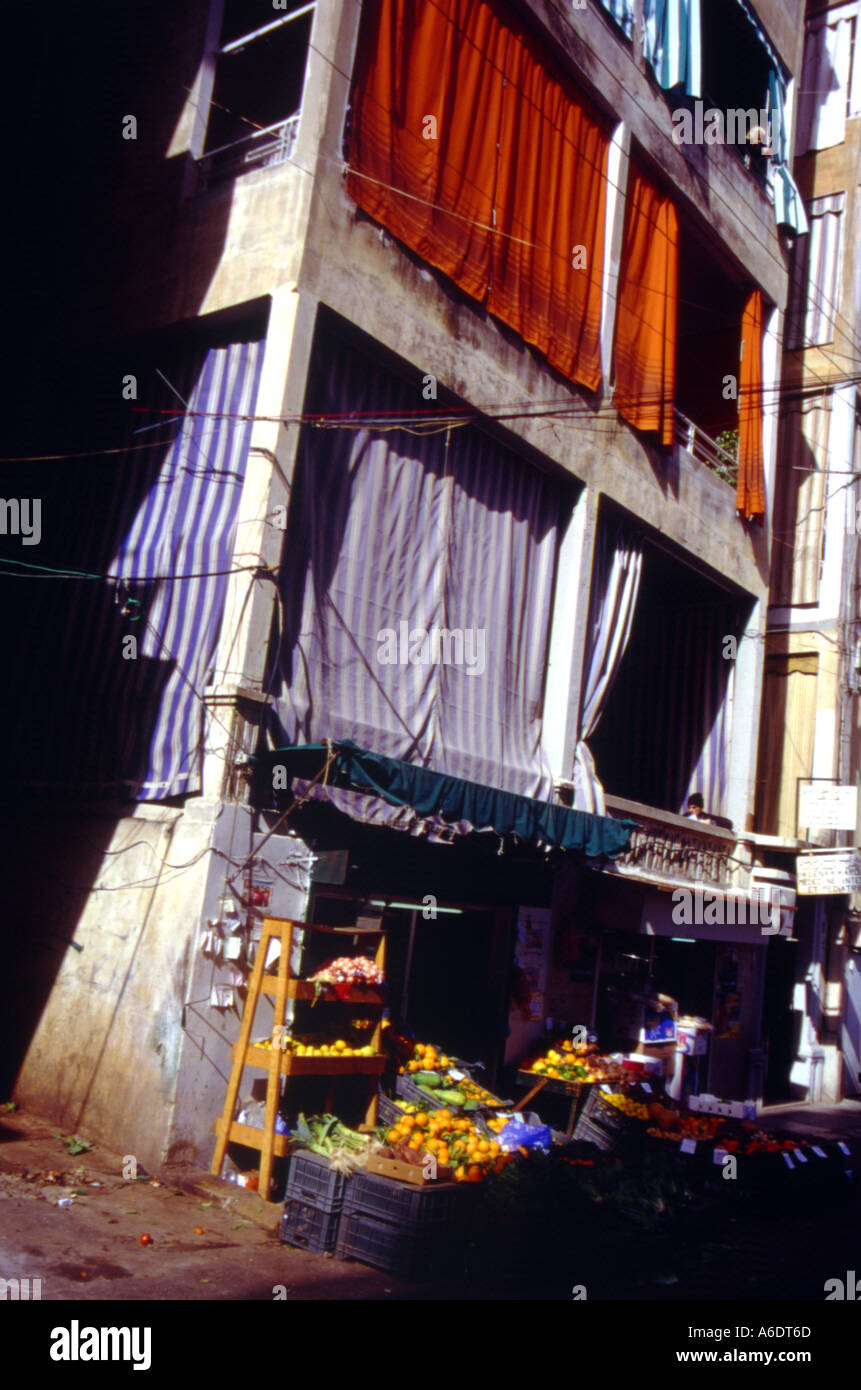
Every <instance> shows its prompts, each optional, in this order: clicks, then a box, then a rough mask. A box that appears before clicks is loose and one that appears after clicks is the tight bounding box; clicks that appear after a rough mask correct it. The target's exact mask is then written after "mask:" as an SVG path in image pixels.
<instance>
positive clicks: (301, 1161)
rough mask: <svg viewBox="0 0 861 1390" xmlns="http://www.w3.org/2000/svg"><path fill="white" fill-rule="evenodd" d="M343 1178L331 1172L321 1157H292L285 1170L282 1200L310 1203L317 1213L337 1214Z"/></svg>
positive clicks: (304, 1154)
mask: <svg viewBox="0 0 861 1390" xmlns="http://www.w3.org/2000/svg"><path fill="white" fill-rule="evenodd" d="M346 1188H347V1178H346V1177H345V1176H344V1174H343V1173H338V1172H336V1171H335V1169H334V1168H331V1167H330V1165H329V1164H328V1162H327V1161H326V1159H325V1158H323V1156H322V1155H321V1154H315V1153H311V1152H310V1151H309V1152H299V1153H294V1154H293V1156H292V1158H291V1159H290V1166H289V1167H288V1169H287V1189H286V1192H285V1196H286V1197H287V1198H288V1199H289V1198H295V1199H296V1200H297V1201H299V1202H310V1203H311V1204H312V1205H314V1206H316V1207H319V1208H320V1210H321V1211H340V1209H341V1206H342V1204H343V1201H344V1192H345V1190H346Z"/></svg>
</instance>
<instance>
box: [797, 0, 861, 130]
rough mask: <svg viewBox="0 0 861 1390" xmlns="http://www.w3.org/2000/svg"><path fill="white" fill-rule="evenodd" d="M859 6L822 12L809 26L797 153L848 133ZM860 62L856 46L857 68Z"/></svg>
mask: <svg viewBox="0 0 861 1390" xmlns="http://www.w3.org/2000/svg"><path fill="white" fill-rule="evenodd" d="M857 10H858V7H857V5H847V6H844V7H842V8H841V10H840V11H839V12H834V11H832V13H831V14H824V15H820V16H818V17H817V19H816V20H814V21H813V22H812V23H811V24H810V25H809V26H808V29H807V37H806V40H805V44H804V65H803V68H802V73H801V82H800V84H799V85H800V87H801V94H800V97H799V102H798V124H797V128H796V140H795V153H796V154H797V155H802V154H806V153H807V151H808V150H828V149H831V148H832V147H833V146H834V145H842V143H843V141H844V139H845V137H846V108H847V95H848V94H849V76H850V64H851V61H852V53H853V37H855V41H856V43H857V35H853V30H854V27H855V24H856V22H857ZM858 63H859V59H858V54H857V49H856V50H855V66H856V68H857V67H858ZM856 86H857V82H856ZM853 95H854V94H853ZM850 109H851V108H850ZM851 114H853V115H857V114H858V112H857V110H856V111H852V113H851Z"/></svg>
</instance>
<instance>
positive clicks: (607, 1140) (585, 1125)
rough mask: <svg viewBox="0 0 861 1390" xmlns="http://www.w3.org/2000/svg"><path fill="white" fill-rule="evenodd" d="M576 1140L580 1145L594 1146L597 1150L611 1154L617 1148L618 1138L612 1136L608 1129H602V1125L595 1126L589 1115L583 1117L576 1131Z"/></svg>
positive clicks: (578, 1122)
mask: <svg viewBox="0 0 861 1390" xmlns="http://www.w3.org/2000/svg"><path fill="white" fill-rule="evenodd" d="M574 1138H575V1139H576V1140H577V1142H578V1143H581V1142H582V1143H586V1144H594V1145H595V1146H596V1147H597V1148H599V1149H603V1151H604V1152H605V1153H609V1152H610V1151H611V1150H613V1149H615V1148H616V1142H617V1141H616V1136H614V1135H612V1134H610V1133H609V1132H608V1131H607V1130H606V1129H601V1127H600V1125H595V1124H593V1123H592V1121H591V1120H590V1119H589V1117H588V1115H581V1116H580V1118H579V1120H578V1121H577V1125H576V1128H575V1130H574Z"/></svg>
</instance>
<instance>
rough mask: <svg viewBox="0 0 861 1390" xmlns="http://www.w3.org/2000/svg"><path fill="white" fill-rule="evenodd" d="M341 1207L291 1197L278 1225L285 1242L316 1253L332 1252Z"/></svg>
mask: <svg viewBox="0 0 861 1390" xmlns="http://www.w3.org/2000/svg"><path fill="white" fill-rule="evenodd" d="M340 1220H341V1213H340V1211H324V1210H322V1209H321V1208H320V1207H316V1206H314V1205H313V1204H312V1203H310V1202H298V1201H296V1200H295V1199H293V1198H290V1197H288V1198H287V1200H286V1201H285V1203H284V1212H283V1215H282V1217H281V1222H280V1225H279V1227H278V1235H279V1237H280V1239H281V1240H282V1241H283V1243H284V1244H285V1245H296V1246H298V1247H299V1249H300V1250H311V1251H312V1252H313V1253H314V1254H315V1255H325V1254H330V1253H331V1252H332V1251H334V1249H335V1243H336V1241H337V1239H338V1225H339V1223H340Z"/></svg>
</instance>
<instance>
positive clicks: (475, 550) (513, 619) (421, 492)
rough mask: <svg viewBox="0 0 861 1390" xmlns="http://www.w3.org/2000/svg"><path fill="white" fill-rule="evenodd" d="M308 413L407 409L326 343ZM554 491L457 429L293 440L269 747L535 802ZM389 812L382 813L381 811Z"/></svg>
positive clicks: (393, 390) (556, 504)
mask: <svg viewBox="0 0 861 1390" xmlns="http://www.w3.org/2000/svg"><path fill="white" fill-rule="evenodd" d="M314 373H315V377H314V382H313V385H312V393H311V396H310V400H311V402H312V404H311V406H310V408H311V409H312V410H313V411H315V412H323V413H326V414H334V415H337V416H340V417H345V416H346V415H348V414H350V415H352V414H354V413H355V414H356V415H357V416H358V417H359V418H361V417H362V415H364V416H365V417H366V418H367V416H368V414H370V413H371V412H372V411H379V412H380V413H381V414H384V415H386V416H388V417H390V418H391V417H392V416H394V417H397V416H398V415H403V416H409V415H410V414H411V413H412V412H414V410H415V399H416V395H415V390H414V389H413V388H411V387H410V386H408V385H406V384H404V383H401V382H400V381H398V380H397V378H395V377H393V376H391V375H390V374H389V373H387V372H385V371H382V370H380V369H378V368H377V367H376V366H375V365H373V364H371V363H369V362H368V360H367V358H366V357H364V356H362V355H361V354H359V353H358V352H356V351H355V350H354V349H352V348H349V347H347V346H345V345H344V344H343V343H340V342H338V340H337V339H335V338H334V337H332V338H329V337H326V338H321V340H320V342H319V343H318V345H317V347H316V349H315V364H314ZM561 495H562V494H561V489H560V485H559V484H558V483H557V482H556V481H555V480H554V479H553V478H551V477H550V476H549V475H548V474H546V473H543V472H541V471H539V470H538V469H537V468H534V467H532V466H531V465H530V464H528V463H526V462H525V461H524V460H522V459H520V458H518V457H517V455H515V454H513V453H512V452H511V451H510V450H508V449H506V448H504V447H503V446H502V445H500V444H498V443H497V442H496V441H495V440H493V439H491V438H490V436H489V435H487V434H485V433H484V432H483V431H481V430H478V429H476V428H474V427H472V426H468V427H463V428H458V429H452V430H451V432H450V435H449V434H447V433H446V432H443V433H440V432H438V431H435V432H433V433H426V434H421V433H416V432H415V431H414V430H412V429H408V428H405V429H396V428H393V427H388V428H384V429H379V430H378V429H375V428H373V426H371V425H369V426H368V427H367V428H361V429H353V428H345V429H337V430H321V429H312V428H308V429H306V430H305V431H304V432H303V435H302V442H301V446H300V457H299V463H298V467H297V474H296V479H295V482H294V487H293V496H292V500H291V511H290V517H291V520H290V525H289V528H288V535H287V538H286V544H285V553H286V554H288V555H289V556H290V557H291V558H290V564H289V565H288V566H285V567H284V571H283V589H282V595H283V600H284V603H283V612H284V618H285V629H284V631H283V633H282V634H281V635H280V639H279V641H278V642H277V644H276V645H275V650H274V653H273V668H272V671H271V674H270V678H269V679H270V688H272V689H273V690H274V692H275V695H276V699H275V705H274V710H273V718H272V723H271V728H270V732H271V735H272V740H273V742H274V743H276V744H277V745H279V746H280V745H282V744H287V743H289V744H296V743H306V742H315V741H317V740H319V739H322V738H335V739H341V738H349V739H352V740H353V741H354V742H356V743H358V744H359V745H360V746H361V747H364V748H370V749H372V750H373V751H374V752H376V753H380V754H382V755H384V756H387V757H393V758H399V759H405V760H407V761H409V762H412V763H416V764H419V765H421V766H424V767H430V768H433V769H434V770H435V771H437V772H444V773H450V774H452V775H453V776H456V777H461V778H465V779H467V780H469V781H472V782H477V783H481V784H483V785H485V786H491V787H497V788H499V789H501V790H503V791H511V792H515V793H519V794H522V795H526V796H537V797H544V798H549V797H550V796H551V795H552V787H553V782H552V775H551V772H550V768H549V765H548V763H547V760H546V758H545V756H544V754H543V750H542V744H541V732H542V722H541V712H542V706H543V688H544V671H545V667H546V663H547V641H548V633H549V626H550V613H551V604H552V596H553V579H554V570H555V560H556V544H557V530H558V524H559V515H560V502H561ZM395 814H397V813H395Z"/></svg>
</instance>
